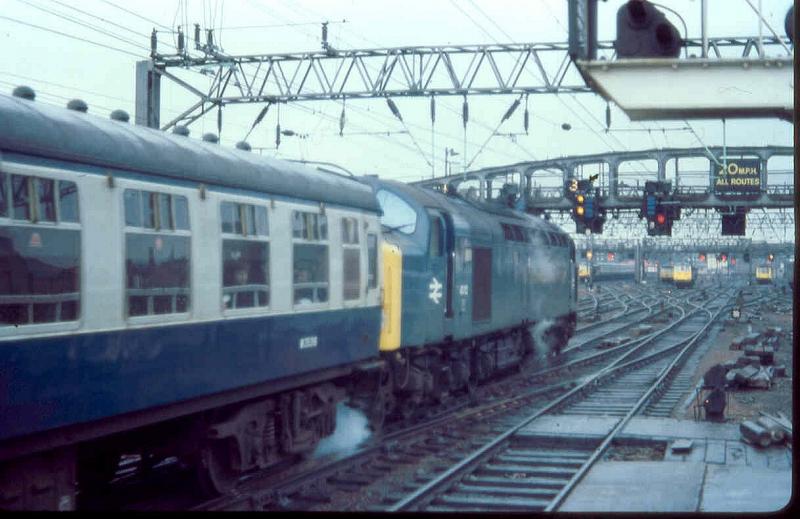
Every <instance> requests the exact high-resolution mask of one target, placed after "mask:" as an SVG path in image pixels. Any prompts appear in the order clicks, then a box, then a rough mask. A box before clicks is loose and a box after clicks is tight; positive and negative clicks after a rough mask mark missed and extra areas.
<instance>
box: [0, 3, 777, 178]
mask: <svg viewBox="0 0 800 519" xmlns="http://www.w3.org/2000/svg"><path fill="white" fill-rule="evenodd" d="M751 1H752V2H753V4H754V5H755V4H757V3H758V0H751ZM622 3H623V2H622V0H611V1H608V2H601V3H600V27H599V32H600V35H599V36H600V39H603V40H606V39H613V38H614V34H615V14H616V11H617V9H618V8H619V6H620V5H622ZM662 3H664V4H667V5H668V6H669V7H671V8H672V9H674V10H675V11H678V12H679V13H680V14H681V15H682V18H683V20H684V22H685V24H686V30H687V31H688V35H689V36H690V37H699V35H700V1H699V0H662ZM708 3H709V12H710V23H709V31H710V33H711V35H712V36H732V35H756V34H757V32H758V25H757V20H756V18H755V16H754V15H753V13H752V11H751V9H750V8H749V7H748V6H747V3H746V1H745V0H709V2H708ZM762 4H763V9H764V16H765V18H766V20H767V21H768V22H769V23H770V24H771V25H772V26H773V27H774V28H775V29H776V30H777V31H778V33H779V34H781V35H783V32H784V30H783V21H784V17H785V15H786V10H787V9H788V7H789V5H790V2H789V1H787V0H762ZM566 6H567V2H566V1H565V0H524V1H523V0H492V1H488V0H405V1H403V2H395V1H386V0H138V1H137V2H135V3H132V2H125V3H123V2H122V1H121V0H109V1H107V0H84V1H81V2H70V1H69V0H0V38H2V40H1V41H2V49H3V52H2V54H0V90H2V91H4V92H10V91H11V90H12V88H13V87H14V86H15V85H19V84H27V85H30V86H32V87H33V88H34V89H35V90H36V92H37V96H38V97H37V99H38V100H40V101H42V102H51V103H55V104H59V105H64V104H65V103H66V102H67V101H68V100H69V99H72V98H75V97H80V98H82V99H84V100H85V101H86V102H87V103H88V104H89V107H90V108H89V111H90V113H94V114H98V115H103V116H107V114H108V113H109V112H110V111H111V110H113V109H115V108H122V109H125V110H127V111H128V112H129V113H131V115H133V113H134V97H135V92H134V70H135V63H136V61H138V60H142V59H147V55H148V53H149V35H150V31H151V30H152V29H153V28H154V27H157V28H158V29H159V30H162V32H161V33H160V34H159V44H160V49H161V50H167V49H168V47H167V45H168V44H169V43H172V42H173V41H174V40H173V38H174V36H173V35H171V34H168V33H167V31H166V30H165V28H174V27H177V25H180V24H186V23H187V22H188V24H189V25H190V26H191V25H193V24H194V23H199V24H200V25H201V27H212V26H213V27H216V28H217V31H216V38H217V40H218V41H219V42H220V43H221V46H222V47H223V49H224V51H225V52H226V53H228V54H242V53H256V52H257V53H274V52H294V51H308V50H316V49H319V48H320V32H321V31H320V26H319V24H320V23H321V22H323V21H329V22H330V25H329V40H330V43H331V45H332V46H333V47H334V48H338V49H349V48H376V47H394V46H414V45H436V44H448V43H460V44H468V43H473V44H482V43H496V42H503V43H506V42H517V43H520V42H549V41H556V42H558V41H566V39H567V30H566V24H567V7H566ZM128 9H129V11H128ZM48 11H49V12H48ZM669 17H670V18H671V20H673V21H674V23H675V24H676V26H678V28H679V30H680V31H681V33H683V32H684V29H683V25H682V23H681V22H680V21H679V20H678V19H677V18H676V17H675V16H673V15H671V14H670V15H669ZM12 19H13V20H12ZM343 20H344V22H343ZM76 22H77V23H76ZM24 24H30V25H24ZM32 25H33V26H36V27H33V26H32ZM50 31H58V32H61V33H64V34H68V35H71V36H75V37H78V38H83V39H85V40H89V41H91V42H93V43H89V42H88V41H79V40H76V39H73V38H70V37H67V36H64V35H61V34H56V33H54V32H50ZM99 31H103V32H99ZM190 31H191V30H190ZM764 34H765V35H766V34H769V31H768V30H767V29H764ZM98 44H99V45H98ZM102 45H106V46H109V47H113V49H111V48H106V47H104V46H102ZM182 74H183V75H182V76H181V77H186V78H190V80H191V81H192V82H193V84H195V85H198V86H206V85H207V84H208V80H207V79H206V78H205V77H203V76H200V75H199V74H196V73H194V74H190V73H188V72H185V71H184V72H182ZM572 83H575V81H572ZM515 98H516V96H475V97H471V98H470V99H469V107H470V108H469V110H470V121H469V124H468V126H467V145H466V147H467V149H466V155H467V156H468V157H469V158H470V159H472V158H473V156H475V155H476V152H477V151H478V149H479V148H480V147H481V145H482V144H483V143H484V142H485V141H486V140H487V137H489V136H490V135H491V133H492V132H493V130H494V129H495V128H496V127H497V125H498V123H499V122H500V119H501V117H502V116H503V114H504V113H505V111H506V110H507V109H508V107H509V105H510V104H511V103H512V102H513V100H514V99H515ZM193 100H194V99H193V97H192V96H191V95H189V94H187V93H186V92H185V91H184V90H182V89H180V88H177V87H175V86H174V85H172V84H170V83H169V82H167V81H165V82H164V83H163V91H162V116H161V119H162V123H163V122H166V121H169V120H170V119H172V117H174V116H175V114H177V113H179V112H181V111H183V110H184V109H186V108H188V107H189V106H190V105H191V103H192V102H193ZM395 102H396V104H397V106H398V107H399V109H400V112H401V113H402V115H403V118H404V120H405V122H406V127H407V129H408V130H409V131H410V132H411V136H409V135H408V134H395V133H391V134H390V135H381V136H377V135H363V134H362V135H358V133H364V132H399V131H402V130H404V126H403V124H401V123H400V122H399V121H398V120H397V119H395V118H394V117H393V116H392V114H391V112H390V111H389V109H388V107H387V105H386V102H385V101H384V100H380V99H377V100H352V101H348V103H347V106H346V126H345V130H344V131H345V137H340V136H339V115H340V113H341V111H342V105H341V103H340V102H333V101H321V102H304V103H297V104H293V105H288V106H283V107H281V109H280V123H281V127H282V128H284V129H291V130H293V131H295V132H298V133H300V134H306V135H307V137H306V138H298V137H285V138H283V140H282V142H281V145H280V148H279V149H278V150H277V151H275V150H271V151H269V152H268V153H270V154H277V156H279V157H284V158H305V159H311V160H321V161H330V162H335V163H337V164H341V165H342V166H344V167H346V168H348V169H349V170H351V171H353V172H354V173H356V174H369V173H373V174H379V175H380V176H381V177H386V178H395V179H399V180H416V179H419V178H422V177H428V176H430V174H431V166H430V165H429V163H430V162H431V161H430V159H431V157H430V155H431V137H432V136H431V125H430V116H429V100H428V99H427V98H401V99H396V100H395ZM461 103H462V99H461V98H460V97H449V98H446V97H442V98H438V99H437V119H436V127H435V130H436V133H435V135H434V139H435V148H434V150H433V151H434V158H435V166H436V171H437V174H441V173H442V169H443V160H444V149H445V147H452V148H454V149H455V150H456V152H458V153H459V156H458V157H456V160H458V161H460V160H461V159H462V158H463V156H464V151H465V150H464V142H463V138H464V134H463V128H462V123H461ZM529 106H530V109H531V116H532V120H531V127H530V131H529V134H528V135H525V134H524V133H523V134H522V135H517V136H515V137H514V139H515V141H516V142H513V141H512V139H511V138H510V137H507V136H495V137H492V138H491V139H490V140H489V141H488V144H486V147H485V148H484V150H483V151H482V152H481V153H480V154H479V155H477V157H476V158H475V160H474V162H473V163H472V166H471V168H470V169H476V168H480V167H487V166H496V165H501V164H507V163H512V162H518V161H523V160H533V159H542V158H547V157H555V156H563V155H582V154H589V153H600V152H605V151H609V150H617V151H624V150H638V149H647V148H653V147H697V146H701V143H700V142H699V141H702V142H703V143H704V144H706V145H708V146H714V145H722V124H721V122H720V121H718V120H714V121H691V126H692V127H693V128H694V130H695V132H691V131H688V130H677V131H675V129H679V128H685V126H686V125H685V124H684V123H683V121H674V122H644V123H632V122H630V121H628V119H627V117H626V116H625V114H624V113H622V112H621V111H620V110H618V109H616V108H615V107H614V108H612V128H613V129H615V130H623V131H612V132H611V133H605V132H604V131H603V130H604V127H605V101H603V100H602V98H600V97H599V96H597V95H594V94H577V95H560V96H556V95H550V94H546V95H532V96H531V97H530V99H529ZM259 108H260V107H259V106H256V105H253V106H250V105H248V106H241V107H234V108H230V109H228V110H226V111H225V116H224V119H223V130H222V144H223V145H226V146H232V145H233V144H234V143H235V142H236V141H238V140H241V139H242V138H243V137H244V135H245V134H246V133H247V130H248V128H249V127H250V125H251V123H252V122H253V120H254V118H255V117H256V115H257V114H258V111H259ZM522 112H523V110H522V108H520V109H519V110H517V111H516V113H515V114H514V116H513V117H512V118H511V119H510V120H509V121H507V122H506V123H504V124H503V125H502V127H501V128H500V130H499V132H501V133H506V134H508V133H522V132H523V123H522V118H523V114H522ZM277 117H278V110H275V109H271V110H270V112H269V114H268V115H267V117H266V118H265V119H264V121H263V122H262V124H261V125H260V126H259V127H258V128H257V129H256V130H255V131H254V132H253V134H252V135H251V136H250V137H249V139H248V140H249V142H250V143H251V144H252V145H253V146H262V147H272V148H274V146H275V125H276V123H277ZM563 123H568V124H569V125H570V126H571V130H569V131H565V130H563V129H562V124H563ZM631 129H637V130H648V129H649V130H651V131H649V132H648V131H636V132H631V131H624V130H631ZM664 129H667V131H663V130H664ZM669 129H672V130H669ZM191 130H192V136H193V137H195V138H199V136H200V135H201V134H202V133H204V132H207V131H213V132H216V113H211V114H209V115H208V116H207V117H206V118H204V119H202V120H200V121H198V122H196V123H195V124H194V125H192V126H191ZM792 131H793V127H792V125H791V124H790V123H787V122H784V121H778V120H731V121H728V125H727V144H728V145H732V146H733V145H750V146H762V145H783V146H791V145H792ZM353 133H356V134H357V135H352V134H353ZM347 134H351V135H347ZM412 137H413V139H412ZM457 167H460V164H458V165H457Z"/></svg>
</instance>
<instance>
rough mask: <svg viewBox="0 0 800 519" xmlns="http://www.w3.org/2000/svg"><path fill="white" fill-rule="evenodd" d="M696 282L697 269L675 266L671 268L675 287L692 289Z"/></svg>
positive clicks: (690, 266)
mask: <svg viewBox="0 0 800 519" xmlns="http://www.w3.org/2000/svg"><path fill="white" fill-rule="evenodd" d="M696 280H697V269H696V268H695V267H694V265H675V266H674V267H673V268H672V281H673V282H674V283H675V286H676V287H678V288H687V287H693V286H694V284H695V281H696Z"/></svg>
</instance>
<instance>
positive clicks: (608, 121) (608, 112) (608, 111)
mask: <svg viewBox="0 0 800 519" xmlns="http://www.w3.org/2000/svg"><path fill="white" fill-rule="evenodd" d="M609 128H611V105H610V104H608V103H606V129H609Z"/></svg>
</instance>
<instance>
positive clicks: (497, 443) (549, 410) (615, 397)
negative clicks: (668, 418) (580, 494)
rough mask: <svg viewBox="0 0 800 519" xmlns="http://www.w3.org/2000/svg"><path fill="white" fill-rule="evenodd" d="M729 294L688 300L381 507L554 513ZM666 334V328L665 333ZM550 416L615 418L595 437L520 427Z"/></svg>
mask: <svg viewBox="0 0 800 519" xmlns="http://www.w3.org/2000/svg"><path fill="white" fill-rule="evenodd" d="M726 302H727V297H726V298H724V299H718V300H714V301H711V302H710V303H709V305H708V308H704V307H702V306H701V305H697V304H695V303H692V302H690V301H688V300H687V301H686V304H685V306H688V307H689V308H687V309H686V310H685V311H684V314H683V315H682V316H681V318H680V319H678V320H677V321H675V322H674V323H672V324H671V325H669V326H668V327H666V329H665V330H662V331H661V332H660V333H657V334H654V336H653V337H651V338H650V339H649V340H648V341H645V342H643V343H642V344H640V345H638V346H637V347H635V348H634V349H631V350H629V352H628V353H626V354H624V355H622V356H621V357H619V358H617V359H616V360H614V361H613V362H612V363H611V364H609V366H608V367H606V368H604V369H603V370H601V371H600V372H598V373H597V374H595V375H594V376H591V377H589V378H587V379H586V380H585V381H584V382H583V383H582V384H580V385H578V386H577V387H575V388H573V389H572V390H570V391H569V392H567V393H566V394H564V395H562V396H560V397H559V398H557V399H556V400H554V401H553V402H551V403H549V404H547V405H545V406H544V407H542V408H541V409H539V410H537V411H536V412H535V413H533V414H532V415H530V416H528V417H526V418H525V419H523V420H520V421H517V422H516V423H514V424H513V425H511V426H510V427H508V428H507V429H506V430H505V431H503V432H502V433H500V434H498V435H496V436H495V437H494V438H492V439H491V440H490V441H488V442H486V443H485V444H483V445H482V446H481V447H480V448H478V449H475V450H474V451H473V452H471V453H465V456H464V457H463V458H462V459H461V460H460V461H459V462H458V463H455V464H453V465H452V466H451V467H449V468H448V469H447V470H445V471H443V472H442V473H441V474H439V475H438V476H437V477H435V478H432V479H431V480H430V481H428V482H426V483H425V484H424V485H421V486H420V487H418V488H416V489H414V490H413V491H410V492H408V493H406V494H404V495H402V496H397V495H395V496H391V498H393V499H388V500H387V501H390V502H388V503H384V505H385V507H384V510H387V511H423V510H424V511H431V512H433V511H451V512H452V511H464V510H469V511H493V512H497V511H522V510H525V511H532V510H544V511H554V510H556V509H557V508H558V506H559V505H560V504H561V503H562V502H563V500H564V499H565V497H566V496H567V495H569V493H570V492H571V490H572V489H573V488H574V487H575V486H576V485H577V483H578V482H579V481H580V480H581V478H582V477H583V476H584V475H585V474H586V473H587V472H588V470H589V469H590V468H591V466H592V465H593V464H594V463H595V462H596V461H597V460H598V459H600V457H601V456H602V454H603V453H604V452H605V451H606V449H607V448H608V447H609V446H610V444H611V442H612V440H613V439H614V438H615V437H616V436H617V435H618V433H619V432H620V431H621V430H622V429H623V428H624V426H625V425H626V424H627V423H628V421H629V420H630V418H631V417H633V416H634V415H636V414H638V413H639V412H640V411H642V410H643V409H644V408H645V406H646V405H647V403H648V402H649V401H650V399H651V397H652V396H653V395H654V394H655V393H656V392H657V391H658V390H660V389H661V388H663V387H664V386H668V385H669V384H670V383H671V381H672V380H674V379H675V377H676V376H677V375H678V373H679V371H680V369H679V368H680V367H681V365H682V364H683V362H685V361H686V359H687V357H688V355H689V354H690V353H691V352H692V351H693V347H694V346H695V345H696V344H697V343H698V341H699V339H700V337H702V335H703V334H704V333H705V332H706V331H707V330H708V328H709V326H710V325H711V323H712V322H713V321H714V320H715V319H716V317H717V316H719V314H720V312H721V311H722V309H723V308H724V306H725V303H726ZM667 332H669V333H667ZM549 414H560V415H562V416H563V415H567V416H568V415H579V416H596V415H603V416H610V417H618V420H617V422H616V424H615V425H614V426H613V427H612V428H611V430H610V432H609V433H608V434H606V435H605V436H604V437H602V438H600V439H596V440H595V439H590V440H586V439H584V440H581V441H577V442H575V441H572V442H571V441H569V439H568V438H558V437H551V438H549V439H548V440H549V441H545V442H543V441H542V440H541V438H539V437H537V436H536V435H531V434H529V433H527V432H526V428H527V427H528V426H529V425H531V424H532V423H534V422H535V421H536V420H537V419H539V418H540V417H543V416H545V415H549Z"/></svg>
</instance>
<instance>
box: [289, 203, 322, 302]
mask: <svg viewBox="0 0 800 519" xmlns="http://www.w3.org/2000/svg"><path fill="white" fill-rule="evenodd" d="M292 241H293V244H292V254H293V257H292V267H293V276H292V284H293V287H292V288H293V292H294V297H293V300H294V304H295V305H307V304H314V303H326V302H327V301H328V289H329V279H328V278H329V277H328V219H327V217H326V216H325V215H323V214H316V213H308V212H303V211H294V212H292Z"/></svg>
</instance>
